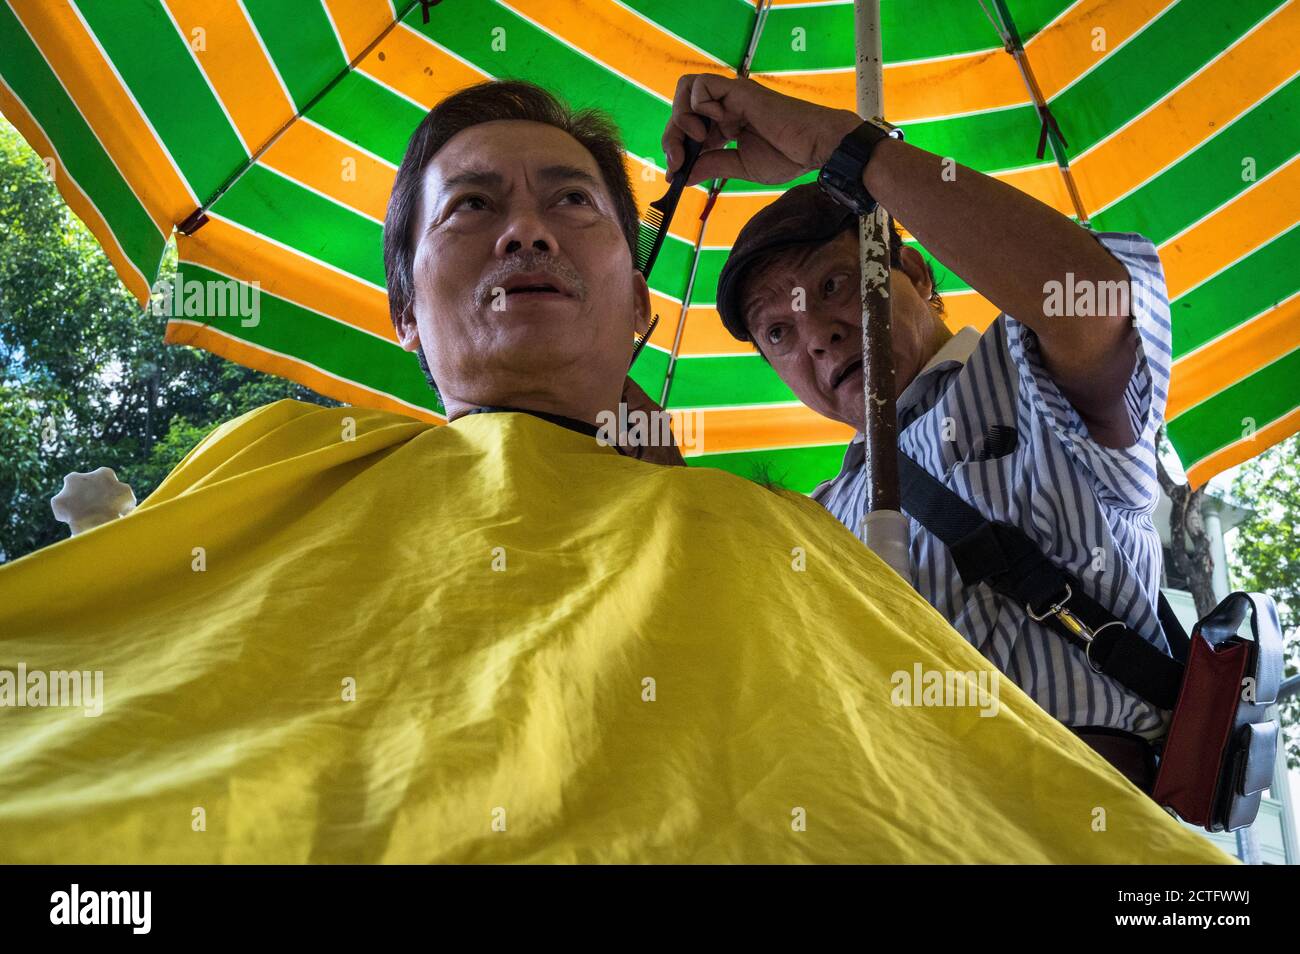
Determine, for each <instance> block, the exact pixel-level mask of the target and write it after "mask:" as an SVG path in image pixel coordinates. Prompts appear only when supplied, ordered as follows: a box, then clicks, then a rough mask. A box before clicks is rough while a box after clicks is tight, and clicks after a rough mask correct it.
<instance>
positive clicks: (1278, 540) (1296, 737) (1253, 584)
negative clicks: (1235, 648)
mask: <svg viewBox="0 0 1300 954" xmlns="http://www.w3.org/2000/svg"><path fill="white" fill-rule="evenodd" d="M1231 495H1232V499H1233V502H1234V503H1237V504H1238V505H1240V506H1243V507H1249V508H1251V509H1252V510H1253V511H1254V515H1253V516H1252V517H1250V518H1249V519H1248V520H1246V521H1245V522H1244V523H1242V524H1240V525H1239V526H1238V528H1237V538H1236V542H1235V552H1234V554H1233V560H1232V571H1233V575H1234V578H1235V581H1236V584H1237V586H1238V587H1239V588H1241V589H1244V590H1250V591H1253V592H1260V593H1267V594H1268V595H1269V596H1271V597H1273V599H1274V600H1276V601H1277V610H1278V617H1279V618H1280V620H1281V622H1282V631H1283V633H1286V634H1288V635H1289V637H1290V638H1289V639H1288V640H1287V641H1286V653H1287V658H1286V675H1288V676H1294V675H1295V674H1296V673H1297V672H1298V671H1300V632H1298V631H1300V437H1292V438H1291V439H1290V440H1286V441H1283V442H1282V443H1281V444H1278V445H1276V446H1275V447H1273V448H1271V449H1269V450H1268V451H1266V452H1265V453H1263V454H1261V455H1260V456H1259V457H1257V458H1255V459H1254V460H1251V461H1248V462H1247V463H1246V464H1244V465H1242V467H1241V469H1240V470H1239V471H1238V472H1237V477H1236V479H1235V480H1234V481H1233V484H1232V492H1231ZM1282 721H1283V724H1284V725H1286V727H1287V764H1288V765H1289V766H1290V767H1291V768H1300V699H1295V698H1292V699H1291V701H1290V702H1288V703H1286V704H1285V705H1283V706H1282Z"/></svg>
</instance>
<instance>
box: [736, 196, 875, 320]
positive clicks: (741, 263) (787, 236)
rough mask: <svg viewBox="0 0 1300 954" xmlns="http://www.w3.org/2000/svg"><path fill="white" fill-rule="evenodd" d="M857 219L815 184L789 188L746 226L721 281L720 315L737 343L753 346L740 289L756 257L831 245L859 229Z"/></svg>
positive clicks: (737, 240)
mask: <svg viewBox="0 0 1300 954" xmlns="http://www.w3.org/2000/svg"><path fill="white" fill-rule="evenodd" d="M857 222H858V217H857V216H856V215H854V214H853V210H852V209H848V208H845V207H844V206H842V205H840V204H839V203H838V202H836V201H835V200H834V199H832V198H831V197H830V196H829V195H827V194H826V192H825V191H823V189H822V187H821V186H819V185H818V184H817V183H815V182H806V183H804V184H803V185H797V186H795V187H794V188H793V189H788V190H787V191H786V192H785V193H784V194H783V195H782V196H781V197H780V198H779V199H777V200H776V201H775V202H773V203H772V204H771V205H768V206H766V207H765V208H764V209H763V210H762V211H761V212H759V213H758V214H757V215H755V216H754V217H753V218H752V219H750V220H749V221H748V222H746V223H745V227H744V228H743V229H741V230H740V234H739V235H738V236H736V244H735V245H733V246H732V248H731V254H730V255H728V256H727V263H726V264H725V265H723V266H722V274H720V275H719V276H718V314H720V315H721V316H722V323H723V325H725V326H726V329H727V330H728V331H730V332H731V335H732V337H733V338H735V339H737V340H738V341H749V340H750V338H749V332H748V331H747V330H746V329H745V316H744V312H743V310H742V309H741V301H740V288H741V285H742V284H743V282H744V277H745V271H746V270H747V269H748V268H749V266H750V264H751V263H752V262H753V261H754V259H756V258H758V256H760V255H762V254H763V253H765V252H771V251H774V250H776V249H781V248H790V247H793V246H796V245H819V244H821V243H823V242H829V241H830V240H831V239H833V238H834V237H835V236H837V235H839V234H840V232H842V231H844V230H845V229H847V228H854V229H855V230H856V227H857Z"/></svg>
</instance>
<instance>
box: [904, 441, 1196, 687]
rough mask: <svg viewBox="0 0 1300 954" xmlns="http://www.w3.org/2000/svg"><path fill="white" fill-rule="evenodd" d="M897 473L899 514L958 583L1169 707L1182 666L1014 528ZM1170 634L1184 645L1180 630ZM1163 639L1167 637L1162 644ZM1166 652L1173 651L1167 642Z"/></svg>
mask: <svg viewBox="0 0 1300 954" xmlns="http://www.w3.org/2000/svg"><path fill="white" fill-rule="evenodd" d="M898 469H899V477H900V485H901V488H902V498H903V509H904V510H905V511H907V514H908V515H909V516H910V517H912V518H913V519H914V520H916V521H918V522H919V523H920V524H921V525H922V526H923V527H925V528H926V529H927V530H929V531H930V532H931V533H932V534H934V535H935V536H936V537H938V538H939V539H940V540H941V541H943V543H944V545H945V546H947V547H948V551H949V552H950V553H951V554H952V558H953V562H955V563H956V565H957V572H958V573H959V574H961V578H962V582H963V583H965V584H966V585H967V586H974V585H975V584H977V583H981V582H983V583H987V584H988V585H989V586H990V587H991V588H992V589H993V590H995V591H996V592H998V593H1001V594H1002V595H1003V596H1006V597H1007V598H1009V599H1012V600H1014V601H1015V602H1016V603H1018V604H1020V605H1022V606H1024V607H1025V612H1026V613H1028V614H1029V615H1030V616H1031V617H1032V618H1033V619H1035V620H1038V621H1039V622H1041V623H1043V624H1044V625H1046V626H1049V627H1050V628H1052V629H1054V630H1055V631H1056V632H1057V633H1059V634H1060V635H1061V636H1063V637H1064V638H1066V639H1068V640H1069V641H1070V642H1072V643H1074V644H1075V645H1076V646H1079V647H1080V648H1081V649H1083V650H1084V651H1085V652H1086V653H1087V656H1088V661H1089V663H1090V664H1091V665H1092V668H1093V669H1094V670H1096V671H1097V672H1099V673H1102V674H1104V675H1107V676H1110V677H1111V678H1113V679H1115V680H1116V681H1118V682H1119V683H1121V684H1122V685H1124V686H1126V687H1127V688H1128V689H1130V690H1131V691H1133V692H1135V693H1137V694H1138V695H1139V696H1141V697H1142V698H1144V699H1146V700H1147V701H1149V702H1151V703H1152V704H1153V705H1156V706H1158V707H1159V708H1161V709H1172V708H1173V707H1174V703H1175V702H1176V701H1177V699H1178V690H1179V689H1180V687H1181V686H1182V681H1183V666H1182V664H1181V663H1180V662H1179V661H1178V660H1177V659H1174V658H1171V657H1170V656H1167V655H1165V654H1164V653H1163V652H1161V651H1160V650H1159V649H1158V648H1157V647H1155V646H1154V645H1152V644H1151V643H1150V642H1148V641H1147V640H1145V639H1143V638H1142V636H1141V635H1139V634H1138V633H1135V632H1133V630H1131V629H1129V627H1128V626H1127V625H1126V624H1125V623H1124V622H1123V621H1122V620H1119V619H1117V618H1116V617H1115V615H1114V614H1113V613H1111V612H1110V611H1109V610H1108V609H1106V607H1104V606H1102V605H1101V604H1100V603H1098V602H1097V601H1096V600H1093V599H1092V598H1090V597H1089V596H1088V595H1087V594H1086V593H1085V592H1084V591H1083V586H1082V584H1081V583H1080V582H1079V580H1078V579H1077V578H1076V577H1074V576H1073V575H1072V574H1070V573H1068V572H1066V571H1065V570H1062V569H1061V568H1060V567H1058V566H1056V565H1055V564H1053V563H1052V562H1051V560H1049V559H1048V558H1047V557H1046V556H1045V555H1044V554H1043V551H1042V550H1041V549H1039V547H1038V545H1037V544H1035V543H1034V541H1033V540H1031V539H1030V538H1029V537H1028V536H1027V535H1026V534H1025V533H1024V532H1023V531H1022V530H1021V529H1020V528H1019V527H1015V526H1012V525H1011V524H1007V523H1001V522H996V521H989V520H986V519H985V518H984V517H983V516H982V515H981V514H980V513H979V511H977V510H976V509H975V508H974V507H972V506H971V505H970V504H968V503H967V502H966V501H964V500H962V499H961V498H960V497H958V496H957V495H956V494H955V493H953V492H952V491H951V490H949V489H948V488H947V487H945V486H944V485H943V483H941V482H940V481H939V480H938V479H936V478H935V477H934V476H933V475H932V474H930V473H929V472H928V471H927V470H926V469H925V468H923V467H922V466H921V465H920V464H918V463H917V462H916V461H914V460H912V458H911V457H909V456H908V455H907V454H904V453H902V452H901V451H900V453H899V455H898ZM1160 600H1161V603H1162V604H1163V608H1162V610H1161V624H1162V626H1163V625H1165V623H1164V616H1165V615H1166V612H1167V615H1168V616H1170V617H1172V616H1173V612H1172V610H1169V609H1168V605H1167V604H1165V602H1164V597H1163V595H1162V596H1161V598H1160ZM1175 623H1176V620H1175ZM1080 624H1082V625H1080ZM1177 635H1180V636H1182V644H1183V645H1185V644H1186V642H1187V637H1186V635H1185V634H1183V632H1182V627H1181V626H1179V627H1178V632H1177ZM1170 637H1171V634H1170V633H1169V632H1168V630H1166V638H1170ZM1170 645H1171V648H1173V646H1174V642H1173V640H1172V639H1171V642H1170Z"/></svg>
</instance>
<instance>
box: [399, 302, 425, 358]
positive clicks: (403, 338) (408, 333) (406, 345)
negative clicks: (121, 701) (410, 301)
mask: <svg viewBox="0 0 1300 954" xmlns="http://www.w3.org/2000/svg"><path fill="white" fill-rule="evenodd" d="M394 328H395V329H396V331H397V343H398V344H400V345H401V346H402V350H403V351H418V350H419V348H420V328H419V325H417V324H416V321H415V309H413V308H412V307H411V306H410V305H407V306H406V307H405V308H403V309H402V311H401V312H400V313H399V314H398V316H397V320H396V322H395V324H394Z"/></svg>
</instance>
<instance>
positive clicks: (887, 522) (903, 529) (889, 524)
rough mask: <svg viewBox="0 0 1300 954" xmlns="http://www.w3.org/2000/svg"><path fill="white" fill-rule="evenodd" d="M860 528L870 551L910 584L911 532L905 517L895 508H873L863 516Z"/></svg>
mask: <svg viewBox="0 0 1300 954" xmlns="http://www.w3.org/2000/svg"><path fill="white" fill-rule="evenodd" d="M862 529H863V536H865V537H866V541H865V542H866V544H867V546H868V547H870V548H871V552H872V553H874V554H875V555H876V556H878V557H880V559H882V560H884V561H885V562H886V563H888V564H889V567H890V569H892V570H893V571H894V572H895V573H897V574H898V575H899V576H901V577H902V578H903V582H904V583H906V584H907V585H908V586H911V585H912V558H911V534H910V531H909V528H908V521H907V517H905V516H904V515H903V514H901V513H899V512H898V511H897V510H873V511H871V513H869V514H867V515H866V517H864V518H863V521H862Z"/></svg>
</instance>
